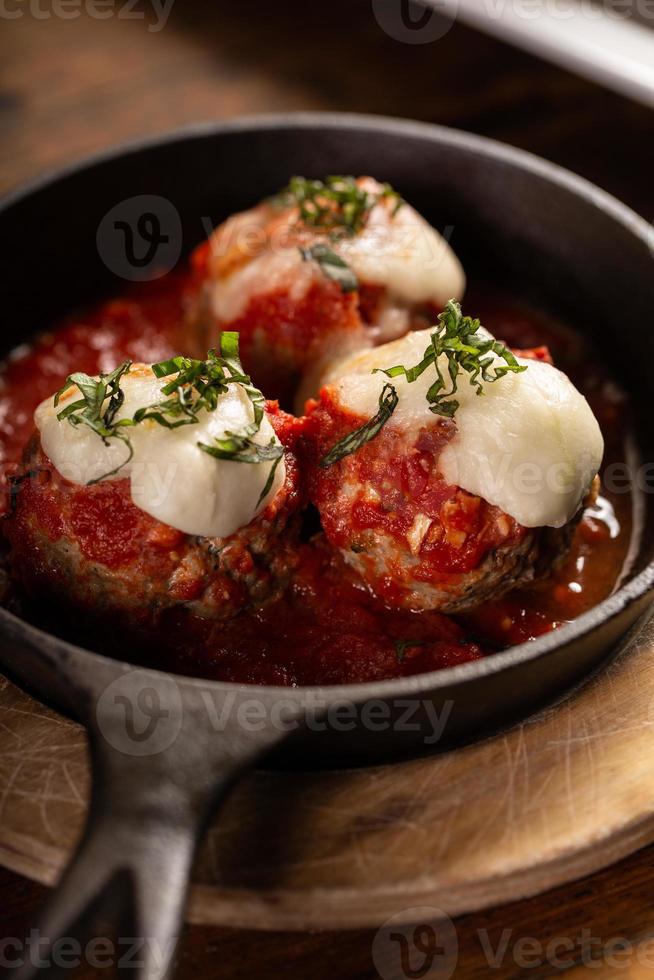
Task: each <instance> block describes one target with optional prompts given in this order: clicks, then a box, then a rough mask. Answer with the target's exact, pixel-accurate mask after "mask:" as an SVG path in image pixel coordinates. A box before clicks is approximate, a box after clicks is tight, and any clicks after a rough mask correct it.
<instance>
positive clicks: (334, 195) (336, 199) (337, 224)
mask: <svg viewBox="0 0 654 980" xmlns="http://www.w3.org/2000/svg"><path fill="white" fill-rule="evenodd" d="M389 198H390V199H392V200H393V201H394V202H395V207H394V209H393V211H392V214H393V215H395V214H397V212H398V210H399V209H400V208H401V206H402V204H403V203H404V202H403V200H402V198H401V197H400V195H399V194H398V193H397V191H394V190H393V188H392V187H391V185H390V184H383V185H382V189H381V191H380V192H379V193H377V194H375V193H371V192H370V191H367V190H365V189H364V188H363V187H359V185H358V183H357V181H356V178H355V177H345V176H331V177H325V179H324V180H309V179H308V178H307V177H291V180H290V182H289V184H288V186H287V187H285V188H284V190H282V191H280V193H279V194H277V195H275V197H274V198H272V203H273V204H275V205H276V206H278V207H290V206H292V205H296V206H297V207H298V209H299V212H300V220H301V221H302V222H304V224H305V225H308V226H309V227H311V228H316V229H318V230H319V231H325V232H329V233H330V234H331V235H356V233H357V232H358V231H360V230H361V228H363V226H364V224H365V222H366V219H367V218H368V215H369V213H370V211H371V210H372V209H373V207H374V206H375V204H377V203H378V201H381V200H385V199H389Z"/></svg>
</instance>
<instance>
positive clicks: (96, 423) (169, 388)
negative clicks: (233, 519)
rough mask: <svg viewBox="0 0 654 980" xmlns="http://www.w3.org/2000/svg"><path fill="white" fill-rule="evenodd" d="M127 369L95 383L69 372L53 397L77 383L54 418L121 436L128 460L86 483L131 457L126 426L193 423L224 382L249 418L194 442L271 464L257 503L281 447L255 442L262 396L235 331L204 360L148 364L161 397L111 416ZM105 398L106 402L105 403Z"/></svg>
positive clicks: (237, 458)
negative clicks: (248, 409)
mask: <svg viewBox="0 0 654 980" xmlns="http://www.w3.org/2000/svg"><path fill="white" fill-rule="evenodd" d="M130 367H131V362H130V361H125V362H124V363H123V364H121V365H120V367H118V368H116V370H115V371H113V372H112V373H111V374H108V375H100V377H99V379H98V380H97V381H96V380H95V378H91V377H89V376H88V375H87V374H81V373H78V374H72V375H70V377H68V378H67V379H66V383H65V384H64V386H63V387H62V388H61V389H60V390H59V391H58V392H57V394H56V395H55V399H54V403H55V405H58V404H59V400H60V398H61V396H62V395H63V394H64V392H65V391H67V390H68V389H69V388H70V387H72V386H73V385H77V387H78V388H79V390H80V392H81V394H82V398H81V399H79V400H78V401H75V402H73V403H72V404H70V405H68V406H67V407H66V408H65V409H64V410H63V411H61V412H60V413H59V414H58V415H57V418H58V419H59V420H60V421H62V420H63V419H67V421H68V422H70V423H71V425H82V424H83V425H88V426H89V427H90V428H91V429H93V431H94V432H97V434H98V435H99V436H100V437H101V438H102V440H103V442H104V443H105V444H107V442H108V440H109V439H120V440H121V441H122V442H124V443H125V445H126V446H127V448H128V456H127V459H126V460H125V461H124V462H123V463H121V465H120V466H118V467H117V468H116V469H115V470H111V471H110V472H109V473H105V474H104V475H103V476H102V477H99V478H98V479H96V480H93V481H91V482H92V483H97V482H99V480H103V479H105V478H106V477H108V476H113V475H114V474H115V473H117V472H118V470H120V469H122V467H123V466H125V465H126V464H127V463H128V462H129V461H130V459H131V458H132V456H133V454H134V451H133V448H132V444H131V441H130V439H129V437H128V435H127V433H126V432H125V431H124V430H125V429H128V428H132V427H134V426H135V425H139V424H140V423H141V422H144V421H146V420H150V421H153V422H156V423H157V424H158V425H162V426H164V427H165V428H167V429H177V428H179V426H182V425H195V424H197V423H198V422H199V413H200V412H201V411H203V410H204V411H207V412H212V411H214V410H215V408H216V407H217V405H218V399H219V397H220V396H221V395H224V394H225V393H226V392H227V391H228V389H229V385H232V384H238V385H240V386H241V387H242V388H243V390H244V391H245V393H246V395H247V396H248V398H249V399H250V402H251V404H252V410H253V419H252V422H250V423H249V424H248V425H246V426H243V428H242V429H240V430H239V431H238V432H226V433H225V435H224V437H223V438H221V439H218V438H216V439H214V441H213V443H211V444H208V443H203V442H198V443H197V446H198V448H199V449H201V450H202V451H203V452H205V453H208V454H209V455H210V456H214V457H215V458H217V459H226V460H231V461H233V462H236V463H270V462H271V463H272V464H273V465H272V466H271V468H270V473H269V475H268V479H267V481H266V485H265V487H264V489H263V492H262V493H261V496H260V497H259V501H258V504H259V503H261V501H262V500H263V499H264V498H265V497H266V495H267V493H268V491H269V490H270V487H271V486H272V482H273V479H274V476H275V472H276V470H277V467H278V465H279V461H280V459H281V458H282V456H283V455H284V448H283V446H281V445H278V444H277V443H276V442H275V440H274V438H273V439H271V440H270V442H269V443H266V444H265V445H259V444H258V443H256V442H254V438H253V437H254V436H255V435H256V433H257V432H258V431H259V429H260V428H261V422H262V420H263V416H264V405H265V398H264V396H263V394H262V393H261V392H260V391H259V389H258V388H255V387H254V385H253V384H252V381H251V379H250V376H249V375H247V374H245V372H244V370H243V367H242V365H241V361H240V358H239V345H238V333H235V332H233V331H226V332H224V333H221V335H220V352H218V351H217V350H210V351H209V353H208V354H207V358H206V360H204V361H199V360H196V359H195V358H192V357H173V358H171V359H170V360H167V361H160V362H158V363H157V364H153V365H152V373H153V374H154V375H155V377H157V378H165V379H166V384H164V385H163V386H162V388H161V394H162V395H164V396H165V398H164V399H163V400H162V401H160V402H156V403H155V404H154V405H148V406H145V407H144V408H139V409H138V410H137V411H136V412H135V413H134V415H133V416H132V417H131V418H122V419H118V420H116V418H115V416H116V413H117V411H118V409H119V408H120V407H121V405H123V403H124V401H125V395H124V393H123V391H122V389H121V387H120V381H121V379H122V378H123V376H124V375H125V374H127V373H129V369H130ZM107 398H108V399H109V402H108V404H107V405H106V407H105V402H106V400H107ZM258 504H257V506H258Z"/></svg>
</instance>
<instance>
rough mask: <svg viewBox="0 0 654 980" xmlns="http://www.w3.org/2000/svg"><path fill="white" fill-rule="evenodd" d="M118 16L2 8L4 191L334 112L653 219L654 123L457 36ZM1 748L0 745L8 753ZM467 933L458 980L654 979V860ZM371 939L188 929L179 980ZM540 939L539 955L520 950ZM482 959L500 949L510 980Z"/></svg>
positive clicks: (243, 15) (339, 957)
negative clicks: (167, 137) (98, 156)
mask: <svg viewBox="0 0 654 980" xmlns="http://www.w3.org/2000/svg"><path fill="white" fill-rule="evenodd" d="M108 9H109V8H107V7H104V8H100V7H97V8H96V7H94V6H93V4H92V3H89V2H82V0H80V2H79V4H77V5H75V0H72V3H69V4H68V5H67V6H65V7H64V6H60V7H57V6H56V4H51V3H50V2H48V0H41V2H40V3H39V4H38V5H37V4H36V3H35V2H29V3H28V2H24V0H15V2H14V3H13V5H12V2H11V0H7V3H6V5H5V6H4V7H3V8H2V11H4V13H3V12H0V191H5V190H7V189H9V188H10V187H12V186H14V185H17V184H19V183H21V182H22V181H24V180H26V179H28V178H29V177H31V176H33V175H35V174H38V173H40V172H42V171H44V170H46V169H48V168H50V167H54V166H57V165H59V164H62V163H66V162H68V161H71V160H75V159H77V158H79V157H80V156H82V155H84V154H87V153H90V152H93V151H94V150H97V149H99V148H102V147H105V146H107V145H109V144H112V143H116V142H119V141H121V140H126V139H129V138H131V137H138V136H141V135H143V134H146V133H156V132H160V131H163V130H167V129H171V128H174V127H176V126H179V125H183V124H185V123H189V122H193V121H196V120H198V119H217V118H226V117H229V116H235V115H238V114H242V113H252V112H264V111H274V110H293V109H327V110H350V111H358V112H373V113H384V114H388V115H398V116H408V117H414V118H418V119H424V120H429V121H433V122H439V123H446V124H449V125H453V126H458V127H460V128H463V129H467V130H471V131H473V132H477V133H483V134H485V135H489V136H493V137H496V138H498V139H500V140H505V141H507V142H509V143H513V144H515V145H518V146H521V147H524V148H526V149H529V150H532V151H534V152H536V153H539V154H541V155H543V156H545V157H548V158H550V159H552V160H555V161H557V162H558V163H561V164H563V165H564V166H567V167H570V168H571V169H573V170H576V171H578V172H579V173H582V174H584V175H585V176H587V177H589V178H590V179H591V180H593V181H595V182H596V183H598V184H600V185H601V186H603V187H605V188H606V189H608V190H610V191H611V192H613V193H614V194H616V195H617V196H619V197H621V198H622V199H623V200H625V201H627V202H628V203H629V204H631V205H632V206H633V207H634V208H636V209H637V210H639V211H640V212H641V214H643V215H644V217H645V218H647V219H648V220H652V219H654V187H652V181H653V180H654V139H653V136H652V134H653V123H654V118H653V117H652V114H651V112H649V111H648V110H646V109H644V108H642V107H640V106H638V105H635V104H632V103H630V102H627V101H626V100H624V99H621V98H619V97H618V96H614V95H612V94H610V93H608V92H605V91H604V90H602V89H599V88H596V87H594V86H593V85H591V84H589V83H587V82H583V81H581V80H579V79H577V78H575V77H574V76H572V75H569V74H567V73H565V72H563V71H560V70H558V69H555V68H552V67H550V66H549V65H546V64H545V63H542V62H540V61H537V60H536V59H533V58H531V57H529V56H528V55H525V54H521V53H519V52H516V51H514V50H512V49H510V48H508V47H505V46H503V45H501V44H499V43H498V42H496V41H492V40H490V39H487V38H485V37H483V36H481V35H479V34H476V33H474V32H472V31H469V30H467V29H465V28H463V27H461V26H459V25H457V24H455V25H454V26H453V27H452V28H451V30H450V31H449V32H448V33H447V34H446V35H445V36H444V37H443V38H441V39H440V40H438V41H437V42H435V43H431V44H425V45H409V44H404V43H399V42H398V41H396V40H393V39H392V38H390V37H388V36H387V35H386V34H385V33H384V31H383V30H382V29H381V28H380V26H379V24H378V23H377V21H376V19H375V17H374V15H373V10H372V6H371V3H370V0H331V2H330V3H329V4H310V3H306V0H305V2H302V3H301V2H299V0H287V2H285V3H274V4H273V3H265V4H264V3H256V2H253V0H239V2H238V3H229V4H228V3H223V4H221V5H219V4H218V3H213V4H210V3H208V2H207V3H206V4H203V3H201V2H195V0H177V3H176V5H174V7H173V9H172V12H171V15H170V18H169V20H168V22H167V23H166V25H165V26H164V27H163V29H161V30H157V31H155V30H148V27H150V28H152V27H153V26H156V18H155V17H153V15H152V13H151V10H152V8H151V7H148V6H145V5H144V6H143V7H136V8H133V9H132V8H131V6H130V7H128V6H127V5H126V4H122V5H121V3H117V4H116V5H115V7H114V8H113V10H112V11H111V12H110V15H109V16H108V17H106V19H98V18H97V17H94V16H91V13H94V12H95V13H97V12H98V11H100V10H101V11H102V13H103V14H104V15H106V13H107V11H108ZM6 11H9V12H10V13H16V12H18V13H19V14H20V16H14V17H12V19H8V18H7V17H6ZM62 11H63V12H64V13H65V14H66V18H62V17H61V16H58V15H57V12H59V13H61V12H62ZM89 11H90V12H89ZM148 11H150V12H148ZM119 12H120V14H121V16H118V13H119ZM140 14H143V15H144V16H143V17H140V16H139V15H140ZM3 247H11V243H10V242H9V243H3ZM36 274H37V277H38V269H36ZM1 740H2V734H1V733H0V751H2V741H1ZM44 894H45V889H43V888H42V887H41V886H38V885H35V884H33V883H31V882H29V881H27V880H25V879H22V878H19V877H17V876H16V875H14V874H11V873H9V872H6V871H0V938H2V936H6V937H12V936H16V937H22V936H23V935H24V934H25V933H26V932H27V931H28V930H29V928H30V926H31V925H32V924H33V922H34V918H35V914H36V910H37V908H38V905H39V903H40V902H41V900H42V898H43V897H44ZM253 925H256V923H253ZM457 930H458V936H459V949H460V955H459V964H458V968H457V972H456V976H457V977H464V978H471V977H478V976H479V977H482V976H487V975H489V974H492V975H495V976H498V977H509V976H516V975H518V974H520V975H521V974H526V973H533V974H537V975H539V976H543V975H546V974H549V973H554V972H556V961H555V960H554V961H553V960H552V956H549V957H548V956H547V955H545V956H544V957H543V956H542V955H541V956H539V954H538V949H539V948H540V950H541V953H542V952H543V950H544V949H545V947H546V944H547V943H548V942H550V941H551V940H553V939H558V940H561V941H563V942H566V941H567V944H568V948H572V949H573V955H575V956H577V958H579V956H581V955H582V952H583V949H584V941H585V942H586V944H588V938H587V937H588V936H589V935H590V936H591V938H592V939H596V940H597V942H595V943H594V944H593V943H591V948H592V949H593V951H594V953H596V954H597V953H598V952H599V951H600V949H601V947H602V946H603V945H606V944H607V943H609V942H610V941H611V940H612V939H613V938H615V937H618V938H620V939H622V940H625V941H628V942H630V943H633V944H635V946H634V948H633V949H632V950H631V952H629V951H628V952H627V954H626V955H625V956H624V957H623V958H622V961H621V962H622V966H621V967H619V966H618V965H617V964H618V959H615V960H614V963H613V965H610V964H609V965H605V966H599V967H593V968H592V973H591V974H590V975H591V976H595V977H604V976H613V975H618V974H619V975H620V976H623V977H624V976H629V977H636V976H641V975H645V973H646V972H647V974H648V975H649V972H650V971H651V969H652V968H654V948H652V949H650V947H649V944H648V943H647V940H646V937H647V936H648V935H650V934H654V848H648V849H646V850H644V851H641V852H639V853H637V854H635V855H633V856H632V857H630V858H628V859H626V860H624V861H622V862H621V863H620V864H619V865H616V866H614V867H612V868H611V869H609V870H608V871H604V872H601V873H599V874H596V875H594V876H592V877H591V878H588V879H586V880H584V881H581V882H578V883H577V884H575V885H573V886H570V887H567V888H564V889H559V890H557V891H555V892H551V893H549V894H547V895H544V896H541V897H540V898H536V899H531V900H529V901H525V902H521V903H516V904H513V905H510V906H505V907H503V908H499V909H495V910H493V911H491V912H487V913H484V914H479V915H475V916H467V917H464V918H462V919H460V920H459V921H458V922H457ZM372 937H373V932H372V931H356V932H346V933H338V934H334V933H320V934H309V935H297V934H272V933H257V932H254V931H253V932H242V931H234V930H223V929H213V928H204V927H190V928H187V929H186V932H185V936H184V940H183V943H182V946H181V949H180V956H179V959H180V967H179V972H178V975H179V976H180V977H182V978H191V977H193V978H196V977H197V978H203V977H213V976H220V977H224V978H229V980H237V978H238V980H240V978H246V977H247V978H248V980H257V978H271V977H277V976H280V975H281V974H282V973H283V974H284V975H285V976H287V977H289V978H291V980H293V978H297V980H301V978H302V980H304V978H306V977H309V976H310V977H311V978H312V980H321V978H328V977H329V978H335V977H337V978H339V980H355V978H356V980H363V978H366V980H367V978H370V980H372V978H375V977H377V972H376V970H375V969H374V967H373V965H372V960H371V942H372ZM584 937H586V940H584ZM525 938H532V939H533V940H534V941H535V944H536V946H535V947H533V948H531V947H529V946H527V947H525V945H524V942H523V944H522V946H520V945H516V944H519V941H520V940H524V939H525ZM571 944H572V945H571ZM484 946H486V948H487V949H491V950H497V949H498V946H499V947H500V953H501V954H502V955H501V956H500V960H501V965H500V966H499V967H498V968H497V969H491V967H490V966H489V964H488V959H487V956H486V954H485V952H484ZM530 948H531V950H532V951H531V952H529V949H530ZM534 949H535V952H534ZM518 950H519V951H520V954H519V953H518ZM543 959H545V960H547V959H549V963H546V964H545V965H543V962H542V961H543ZM647 964H649V969H648V967H647ZM102 973H104V975H106V971H93V970H91V969H89V968H83V969H82V970H81V971H77V972H76V975H77V976H85V977H86V976H88V977H91V976H96V975H102Z"/></svg>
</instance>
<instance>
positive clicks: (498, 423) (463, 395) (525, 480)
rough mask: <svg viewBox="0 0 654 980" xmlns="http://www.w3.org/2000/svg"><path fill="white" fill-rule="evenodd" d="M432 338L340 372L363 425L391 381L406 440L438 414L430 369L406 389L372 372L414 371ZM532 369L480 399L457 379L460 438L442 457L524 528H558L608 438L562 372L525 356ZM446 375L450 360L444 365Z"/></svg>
mask: <svg viewBox="0 0 654 980" xmlns="http://www.w3.org/2000/svg"><path fill="white" fill-rule="evenodd" d="M429 338H430V331H429V330H420V331H416V332H415V333H412V334H409V335H407V336H406V337H404V338H402V339H401V340H397V341H394V342H393V343H391V344H385V345H383V346H382V347H376V348H373V349H372V350H366V351H362V352H361V353H359V354H356V355H354V356H353V357H350V358H347V359H345V360H343V361H341V362H339V364H338V365H336V366H334V367H333V368H332V369H331V371H330V374H329V376H328V378H327V379H326V382H327V383H328V384H329V385H330V387H331V388H332V389H333V390H334V391H335V392H336V396H337V400H338V402H339V404H340V405H341V406H342V407H344V408H346V409H348V410H349V411H352V412H354V413H356V414H357V415H359V416H361V417H363V418H369V417H371V416H372V415H374V414H375V412H376V411H377V410H378V407H379V394H380V392H381V389H382V388H383V386H384V385H385V384H386V383H390V384H392V385H394V387H395V389H396V391H397V394H398V396H399V402H398V405H397V408H396V409H395V412H394V413H393V415H392V416H391V418H390V420H389V422H388V423H387V425H389V426H392V427H396V428H400V429H402V430H404V431H406V432H407V433H408V434H409V435H411V434H412V433H417V431H418V429H419V428H420V427H421V426H423V425H425V424H429V422H430V421H431V422H433V421H434V419H435V418H436V416H434V415H433V414H432V413H431V412H430V411H429V407H428V404H427V401H426V394H427V390H428V388H429V386H430V385H431V384H432V382H433V381H434V378H435V373H434V370H433V368H432V369H427V370H426V371H425V372H424V373H423V374H422V375H421V376H420V377H419V378H418V379H417V380H416V381H414V382H412V383H409V382H407V380H406V378H404V377H402V376H400V377H396V378H393V379H390V381H389V379H388V378H387V377H386V376H385V375H383V374H371V373H370V372H371V371H372V369H373V368H375V367H384V368H389V367H393V366H395V365H397V364H403V365H405V366H406V367H410V366H413V365H414V364H417V363H418V362H419V361H420V360H421V359H422V356H423V354H424V351H425V349H426V348H427V345H428V343H429ZM518 361H519V362H520V363H521V364H524V365H526V366H527V370H526V371H523V372H521V373H520V374H507V375H506V377H504V378H502V379H501V380H499V381H496V382H494V383H492V384H484V393H483V395H482V396H478V395H477V394H476V390H475V388H474V387H473V386H472V385H471V384H470V383H469V381H468V375H465V374H463V373H461V374H460V375H459V388H458V391H457V394H456V398H457V400H458V401H459V408H458V410H457V412H456V415H455V416H454V422H455V424H456V434H455V436H454V437H453V438H452V440H451V441H450V442H449V443H448V444H447V446H446V447H445V449H444V450H443V452H442V454H441V457H440V466H441V472H442V474H443V477H444V478H445V480H447V482H448V483H451V484H453V485H456V486H459V487H462V488H463V489H464V490H467V491H469V492H470V493H473V494H475V495H477V496H479V497H482V498H483V499H484V500H487V501H488V502H489V503H491V504H495V505H496V506H498V507H500V508H501V509H502V510H503V511H504V512H505V513H507V514H509V515H510V516H511V517H513V518H515V520H516V521H518V522H519V523H520V524H522V525H524V526H525V527H544V526H549V527H561V526H563V525H564V524H566V523H567V522H568V521H569V520H570V519H571V518H572V517H573V516H574V514H575V513H576V512H577V510H578V509H579V506H580V504H581V502H582V500H583V498H584V497H585V495H586V493H587V492H588V490H589V488H590V485H591V483H592V481H593V479H594V477H595V475H596V473H597V471H598V469H599V466H600V463H601V461H602V455H603V452H604V441H603V439H602V434H601V432H600V428H599V425H598V423H597V420H596V419H595V416H594V415H593V413H592V411H591V409H590V406H589V405H588V402H587V401H586V399H585V398H584V396H583V395H582V394H581V393H580V392H579V391H577V389H576V388H575V387H574V385H573V384H572V382H571V381H570V380H569V379H568V378H567V377H566V375H565V374H563V373H562V372H561V371H559V370H557V368H555V367H552V366H551V365H550V364H544V363H542V362H539V361H532V360H527V359H525V358H518ZM441 362H442V363H441V367H442V370H443V373H444V375H445V377H447V368H446V365H447V361H446V358H445V356H443V357H442V359H441Z"/></svg>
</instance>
